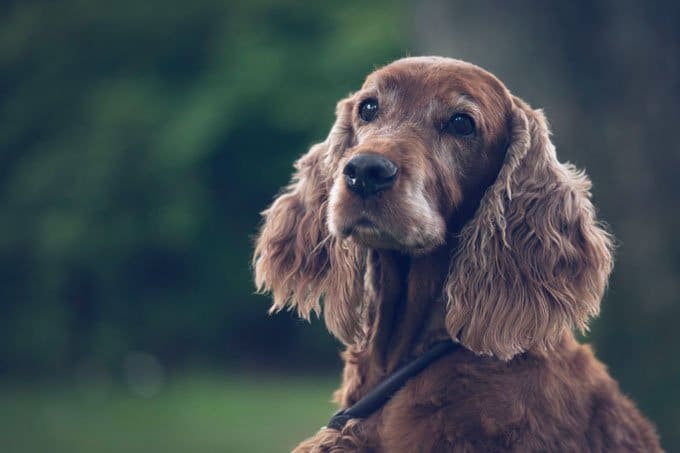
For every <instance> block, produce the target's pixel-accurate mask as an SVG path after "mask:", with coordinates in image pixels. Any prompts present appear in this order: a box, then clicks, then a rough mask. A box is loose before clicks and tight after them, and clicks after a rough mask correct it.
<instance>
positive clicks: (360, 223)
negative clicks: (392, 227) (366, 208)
mask: <svg viewBox="0 0 680 453" xmlns="http://www.w3.org/2000/svg"><path fill="white" fill-rule="evenodd" d="M362 228H372V229H375V228H376V224H375V222H373V221H372V220H371V219H369V218H368V217H367V216H366V215H362V216H360V217H359V218H357V219H356V220H354V221H352V222H348V223H347V225H345V227H344V228H343V229H342V235H343V236H345V237H346V236H350V235H352V234H353V233H354V232H355V231H356V230H357V229H362Z"/></svg>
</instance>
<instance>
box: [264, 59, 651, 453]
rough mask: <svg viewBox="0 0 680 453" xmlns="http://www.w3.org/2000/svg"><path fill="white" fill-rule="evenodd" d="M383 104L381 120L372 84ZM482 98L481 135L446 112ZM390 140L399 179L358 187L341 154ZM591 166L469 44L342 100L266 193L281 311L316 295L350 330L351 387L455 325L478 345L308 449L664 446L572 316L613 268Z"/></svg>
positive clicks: (380, 77) (313, 307)
mask: <svg viewBox="0 0 680 453" xmlns="http://www.w3.org/2000/svg"><path fill="white" fill-rule="evenodd" d="M368 97H372V98H375V99H377V100H378V102H379V113H378V116H377V118H376V119H375V120H374V121H371V122H369V123H366V122H364V121H362V120H361V119H360V118H359V117H358V106H359V105H360V103H361V102H362V101H363V100H364V99H366V98H368ZM454 113H465V114H468V115H470V116H471V117H472V118H473V119H474V121H475V124H476V134H474V136H468V137H462V136H457V135H455V134H450V133H447V132H443V131H442V127H441V126H442V124H444V123H445V122H446V120H447V119H448V118H450V117H451V115H453V114H454ZM365 152H371V153H376V154H380V155H382V156H384V157H386V158H388V159H390V160H391V161H392V162H394V163H395V164H396V165H397V167H398V177H397V179H396V181H395V184H394V186H393V187H391V188H390V189H389V190H387V191H385V192H384V193H382V194H380V196H377V197H373V198H369V199H360V198H358V197H357V196H356V195H355V194H353V193H352V192H351V191H349V190H348V189H347V187H346V186H345V183H344V179H343V175H342V169H343V167H344V166H345V164H346V163H347V162H348V161H349V159H351V158H352V157H353V156H355V155H356V154H359V153H365ZM589 190H590V182H589V180H588V178H587V177H586V176H585V174H584V173H582V172H579V171H577V170H576V169H575V168H574V167H573V166H571V165H569V164H562V163H560V162H559V161H558V160H557V157H556V154H555V149H554V147H553V145H552V144H551V142H550V139H549V131H548V128H547V124H546V120H545V118H544V116H543V114H542V112H540V111H536V110H533V109H531V108H530V107H529V106H528V105H527V104H526V103H524V102H523V101H521V100H520V99H518V98H516V97H514V96H512V95H511V94H510V93H509V91H508V90H507V89H506V88H505V87H504V86H503V84H502V83H501V82H500V81H498V80H497V79H496V78H495V77H494V76H493V75H491V74H489V73H488V72H486V71H484V70H482V69H480V68H478V67H476V66H473V65H471V64H468V63H464V62H461V61H457V60H451V59H444V58H437V57H420V58H407V59H403V60H399V61H397V62H395V63H392V64H391V65H388V66H386V67H384V68H382V69H379V70H378V71H376V72H374V73H373V74H371V75H369V77H368V78H367V80H366V82H365V84H364V86H363V87H362V89H361V90H360V91H359V92H357V93H355V94H353V95H352V96H350V97H349V98H347V99H345V100H343V101H341V102H340V103H339V104H338V108H337V121H336V123H335V125H334V126H333V128H332V130H331V133H330V134H329V136H328V138H327V139H326V140H325V141H324V142H323V143H321V144H318V145H315V146H314V147H312V149H311V150H310V151H309V152H308V153H307V154H306V155H305V156H303V157H302V158H301V159H300V160H299V161H298V162H297V163H296V173H295V175H294V177H293V182H292V184H291V185H290V186H288V187H287V188H286V189H285V190H284V191H283V193H282V194H281V195H280V196H279V197H278V198H277V199H276V201H275V202H274V203H273V204H272V206H271V207H270V208H269V209H268V210H266V211H265V212H264V214H263V215H264V219H265V222H264V225H263V228H262V230H261V232H260V235H259V237H258V240H257V245H256V249H255V255H254V258H253V262H254V267H255V280H256V284H257V287H258V289H259V290H260V291H271V292H272V294H273V297H274V304H273V306H272V310H273V311H278V310H281V309H283V308H285V307H290V308H294V309H296V310H297V311H298V313H299V314H300V315H301V316H303V317H304V318H309V315H310V313H311V312H312V311H315V312H316V313H317V314H318V313H319V312H320V310H321V307H320V303H319V300H320V299H321V298H323V313H324V319H325V322H326V325H327V327H328V329H329V330H330V331H331V332H332V333H333V334H334V335H336V336H337V337H338V338H339V339H340V340H341V341H343V342H344V343H345V344H346V345H347V350H346V351H345V353H344V354H343V358H344V360H345V371H344V375H343V384H342V386H341V388H340V389H339V390H338V391H337V392H336V395H335V396H336V400H337V401H338V403H339V404H340V406H341V407H343V408H344V407H348V406H349V405H351V404H353V403H354V402H356V401H357V400H358V399H359V398H361V397H362V395H364V394H365V393H366V392H368V391H369V390H370V389H371V388H373V387H374V386H375V385H376V384H377V383H378V382H380V381H381V380H382V379H383V378H384V377H385V376H386V375H387V374H389V373H390V372H392V371H393V370H394V369H396V368H397V367H398V366H400V365H401V364H403V363H404V362H405V361H408V360H409V359H411V358H413V357H414V356H416V355H418V354H420V353H422V352H423V351H424V350H425V349H427V348H428V347H429V346H430V345H431V344H432V343H433V342H434V341H438V340H441V339H443V338H446V337H448V336H451V337H453V338H455V339H457V340H458V341H459V342H460V343H461V344H462V345H463V346H464V347H465V348H463V349H460V350H458V351H457V352H455V353H452V354H450V355H448V356H446V357H444V358H443V359H440V360H439V361H437V362H436V363H434V364H432V365H431V366H430V367H428V368H427V369H426V370H425V371H423V372H422V373H421V374H419V375H418V376H416V377H414V378H412V379H411V380H410V381H409V382H408V383H407V384H406V386H405V387H404V388H402V389H401V390H400V391H398V392H397V393H396V394H395V395H394V397H393V398H392V399H391V400H390V401H389V402H388V403H387V404H386V405H385V406H384V407H383V408H381V409H380V410H379V411H378V412H376V413H374V414H373V415H371V416H370V417H369V418H367V419H365V420H352V421H351V422H350V423H348V425H347V426H346V427H345V428H344V429H343V430H342V432H338V431H335V430H331V429H322V430H321V431H319V432H318V433H317V434H316V435H315V436H313V437H311V438H309V439H307V440H306V441H304V442H303V443H302V444H300V445H299V446H298V447H297V448H296V451H298V452H333V451H362V452H364V451H375V452H413V451H456V452H472V451H517V452H529V451H639V452H642V451H644V452H648V451H660V450H661V448H660V446H659V442H658V439H657V435H656V433H655V430H654V428H653V426H652V425H651V424H650V423H649V422H648V421H646V420H645V419H644V418H643V417H642V416H641V415H640V413H639V412H638V411H637V409H636V408H635V406H634V404H633V403H632V402H630V400H628V399H627V398H626V397H625V396H624V395H622V394H621V393H620V391H619V389H618V386H617V384H616V382H615V381H613V380H612V379H611V378H610V377H609V376H608V374H607V372H606V369H605V367H604V366H603V365H602V364H601V363H600V362H598V361H597V359H596V358H595V357H594V355H593V353H592V351H591V350H590V348H588V347H587V346H582V345H579V344H578V343H577V342H576V341H575V340H574V338H573V334H572V330H573V329H580V330H581V331H584V330H585V329H586V328H587V323H588V320H589V319H590V318H591V317H592V316H594V315H596V314H597V313H598V311H599V304H600V300H601V298H602V294H603V292H604V289H605V286H606V283H607V279H608V276H609V273H610V272H611V268H612V254H611V249H612V245H611V238H610V236H609V234H608V233H607V232H606V231H605V230H604V229H603V228H602V227H601V225H599V224H598V222H597V220H596V218H595V212H594V208H593V206H592V204H591V201H590V192H589Z"/></svg>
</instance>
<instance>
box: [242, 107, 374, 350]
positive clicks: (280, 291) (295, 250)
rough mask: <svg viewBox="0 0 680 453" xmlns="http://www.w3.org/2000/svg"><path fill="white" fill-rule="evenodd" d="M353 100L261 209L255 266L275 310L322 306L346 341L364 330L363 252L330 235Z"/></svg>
mask: <svg viewBox="0 0 680 453" xmlns="http://www.w3.org/2000/svg"><path fill="white" fill-rule="evenodd" d="M350 115H351V105H350V102H349V101H347V100H345V101H341V102H340V103H339V104H338V108H337V120H336V123H335V125H334V126H333V128H332V129H331V132H330V134H329V136H328V138H327V139H326V140H325V141H324V142H323V143H320V144H317V145H314V146H312V148H311V149H310V150H309V151H308V152H307V154H305V155H304V156H302V157H301V158H300V159H299V160H298V161H297V162H296V163H295V173H294V174H293V179H292V182H291V184H290V185H288V186H287V187H286V188H285V189H284V190H283V191H282V192H281V193H280V194H279V195H278V197H277V198H276V200H275V201H274V203H273V204H272V205H271V206H270V207H269V208H268V209H267V210H265V211H264V212H263V213H262V215H263V217H264V223H263V226H262V228H261V230H260V233H259V235H258V237H257V241H256V245H255V253H254V255H253V267H254V269H255V284H256V286H257V289H258V292H260V293H264V292H271V293H272V296H273V299H274V303H273V305H272V307H271V309H270V312H277V311H280V310H282V309H283V308H286V307H289V308H295V309H296V310H297V312H298V314H299V315H300V316H301V317H303V318H305V319H309V316H310V314H311V312H312V311H314V312H315V313H316V314H317V315H319V312H320V311H321V307H320V304H319V300H320V298H321V297H323V306H324V308H323V312H324V320H325V322H326V326H327V328H328V330H330V331H331V332H332V333H333V334H334V335H335V336H336V337H337V338H338V339H340V340H341V341H343V342H345V343H348V344H349V343H352V342H354V341H355V339H356V338H357V337H358V336H359V335H361V333H362V332H360V322H359V320H358V315H359V308H360V305H361V296H362V293H363V287H362V282H363V271H362V269H363V260H364V257H363V254H362V251H361V250H360V249H359V248H358V247H356V246H354V245H352V244H351V243H349V242H348V241H344V242H340V241H339V240H338V239H337V238H335V237H332V236H330V234H329V232H328V228H327V226H326V210H327V204H328V193H329V190H330V187H331V185H332V182H333V172H334V167H335V165H336V162H337V160H338V156H339V155H340V154H341V153H342V149H344V148H346V147H347V146H349V144H350V142H351V140H352V127H351V122H350Z"/></svg>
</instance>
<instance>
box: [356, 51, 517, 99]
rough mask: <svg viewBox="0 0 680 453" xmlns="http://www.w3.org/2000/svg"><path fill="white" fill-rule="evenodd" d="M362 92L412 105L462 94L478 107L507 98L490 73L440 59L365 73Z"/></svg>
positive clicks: (423, 59) (397, 64) (403, 61)
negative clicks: (408, 101)
mask: <svg viewBox="0 0 680 453" xmlns="http://www.w3.org/2000/svg"><path fill="white" fill-rule="evenodd" d="M362 90H373V91H377V92H379V93H392V94H398V95H400V96H402V97H406V98H409V99H411V100H413V102H419V101H420V102H427V101H428V100H430V99H433V98H434V99H441V100H446V99H451V98H452V97H457V96H460V95H465V96H466V97H468V98H471V99H472V100H474V101H475V102H478V103H479V104H481V105H482V106H484V105H487V106H491V105H498V103H502V102H503V100H505V99H508V98H509V92H508V90H507V89H506V88H505V86H504V85H503V83H502V82H500V81H499V80H498V79H497V78H496V77H495V76H494V75H493V74H491V73H489V72H487V71H485V70H484V69H482V68H480V67H478V66H475V65H473V64H471V63H467V62H464V61H461V60H455V59H451V58H442V57H411V58H404V59H401V60H397V61H395V62H394V63H391V64H389V65H387V66H385V67H382V68H380V69H378V70H376V71H374V72H373V73H371V74H369V75H368V77H367V78H366V81H365V82H364V84H363V86H362Z"/></svg>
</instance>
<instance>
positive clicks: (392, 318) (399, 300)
mask: <svg viewBox="0 0 680 453" xmlns="http://www.w3.org/2000/svg"><path fill="white" fill-rule="evenodd" d="M482 194H483V192H481V191H480V192H479V193H476V194H474V196H472V197H470V199H469V200H470V201H468V202H467V203H465V204H463V206H461V207H460V208H459V209H458V211H457V212H456V213H455V215H453V216H452V219H451V220H450V221H449V222H448V231H449V234H448V238H447V243H446V244H444V245H442V246H440V247H438V248H436V249H434V250H433V251H431V252H430V253H427V254H425V255H418V256H411V255H405V254H402V253H400V252H397V251H388V250H380V251H379V250H372V251H371V252H370V253H369V257H368V273H367V275H366V283H367V289H368V291H367V293H366V297H367V298H368V300H367V302H368V303H367V307H368V310H367V313H366V324H367V327H368V335H367V345H366V353H368V355H369V356H370V360H369V362H370V363H371V365H372V366H373V367H374V371H375V372H376V373H377V374H380V373H390V372H392V371H394V370H395V369H396V368H397V367H398V366H399V365H401V364H402V363H404V362H406V361H408V360H409V359H411V358H413V357H414V356H415V355H418V354H421V353H422V352H424V350H425V349H427V348H428V347H430V346H431V345H432V344H433V343H434V342H436V341H440V340H444V339H447V338H449V337H450V335H449V333H448V331H447V330H446V326H445V317H446V301H445V300H444V297H443V288H444V284H445V283H446V277H447V275H448V273H449V271H450V266H451V259H452V257H453V255H454V254H455V251H456V249H457V247H458V240H459V234H460V231H461V229H462V228H463V226H464V225H465V224H466V223H467V222H468V221H469V220H470V219H471V218H472V217H473V216H474V213H475V211H476V210H477V208H478V207H479V203H480V199H481V197H482ZM371 374H374V373H371Z"/></svg>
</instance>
